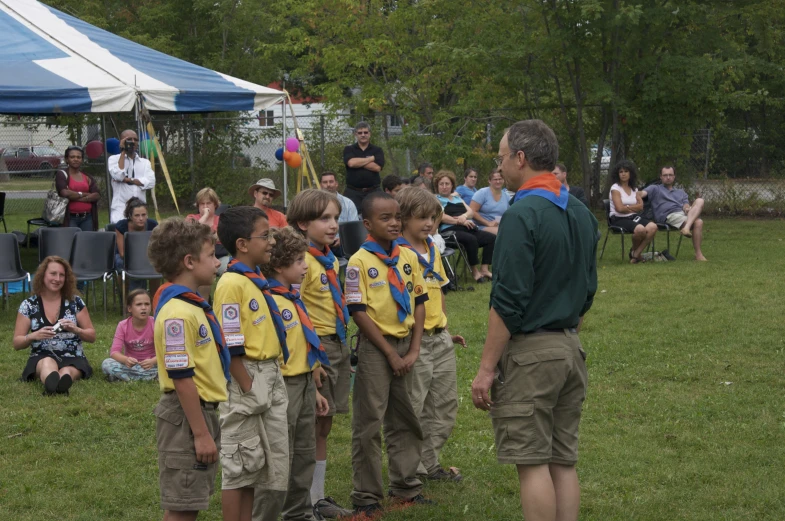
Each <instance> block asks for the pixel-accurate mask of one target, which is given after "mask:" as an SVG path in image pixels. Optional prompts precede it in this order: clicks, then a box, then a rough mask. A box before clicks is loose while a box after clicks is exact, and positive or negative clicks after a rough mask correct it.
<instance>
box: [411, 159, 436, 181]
mask: <svg viewBox="0 0 785 521" xmlns="http://www.w3.org/2000/svg"><path fill="white" fill-rule="evenodd" d="M418 177H421V178H423V181H428V183H430V182H432V181H433V165H431V164H430V163H420V166H418V167H417V174H416V175H413V176H412V177H411V178H409V182H410V183H414V181H415V180H416V179H417V178H418Z"/></svg>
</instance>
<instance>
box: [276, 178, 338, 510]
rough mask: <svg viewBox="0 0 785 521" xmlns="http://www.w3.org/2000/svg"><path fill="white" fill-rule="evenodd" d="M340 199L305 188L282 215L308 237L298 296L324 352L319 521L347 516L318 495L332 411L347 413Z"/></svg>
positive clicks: (314, 497)
mask: <svg viewBox="0 0 785 521" xmlns="http://www.w3.org/2000/svg"><path fill="white" fill-rule="evenodd" d="M340 215H341V203H340V202H339V201H338V198H337V197H336V196H335V194H332V193H330V192H328V191H326V190H316V189H308V190H303V191H302V192H300V193H299V194H297V195H296V196H295V197H294V199H292V202H291V203H290V204H289V209H288V211H287V212H286V218H287V219H288V221H289V222H290V223H291V226H292V227H293V228H294V230H295V231H298V232H300V233H301V234H302V235H303V236H304V237H305V239H306V241H308V251H307V252H306V253H305V262H306V264H307V265H308V272H307V273H306V275H305V278H304V279H303V283H302V284H301V285H300V296H301V298H302V300H303V302H304V303H305V306H306V308H307V309H308V315H309V316H310V317H311V320H312V321H313V326H314V329H315V330H316V334H317V335H319V340H320V341H321V342H322V347H324V350H325V351H326V352H327V357H328V358H329V359H330V365H326V366H323V369H324V371H325V373H326V374H327V378H326V379H325V381H324V382H320V381H318V380H317V381H316V382H315V383H316V386H317V388H318V389H319V391H320V393H321V394H322V396H324V398H325V399H326V400H327V403H328V404H329V405H330V410H329V411H328V412H327V415H326V416H324V417H320V418H317V419H316V468H315V470H314V475H313V483H312V484H311V502H312V503H313V507H314V510H316V511H317V512H318V513H319V515H321V516H322V517H324V518H325V519H334V518H336V517H342V516H343V517H346V516H351V515H352V512H351V510H347V509H345V508H343V507H341V506H340V505H339V504H338V503H336V501H335V500H334V499H333V498H331V497H329V496H326V495H325V493H324V480H325V472H326V469H327V437H328V436H329V435H330V430H331V429H332V425H333V416H334V415H335V414H347V413H348V412H349V388H350V386H351V365H350V363H349V357H350V354H351V353H350V352H349V347H348V346H347V343H346V326H347V325H348V323H349V311H348V309H347V308H346V298H345V297H344V294H343V291H342V290H341V285H340V282H339V280H338V261H337V259H336V258H335V255H333V252H332V251H330V245H332V244H333V243H334V242H335V237H336V236H337V234H338V217H339V216H340Z"/></svg>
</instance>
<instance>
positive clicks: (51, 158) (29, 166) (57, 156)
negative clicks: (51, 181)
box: [0, 146, 65, 176]
mask: <svg viewBox="0 0 785 521" xmlns="http://www.w3.org/2000/svg"><path fill="white" fill-rule="evenodd" d="M0 156H2V157H3V160H4V161H5V166H6V168H7V169H8V171H9V172H36V173H41V174H44V175H45V176H49V175H52V174H53V173H54V171H55V170H57V169H58V168H62V167H64V166H65V161H64V159H63V154H62V153H61V152H58V151H57V150H56V149H55V148H53V147H49V146H32V147H6V148H0Z"/></svg>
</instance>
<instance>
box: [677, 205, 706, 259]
mask: <svg viewBox="0 0 785 521" xmlns="http://www.w3.org/2000/svg"><path fill="white" fill-rule="evenodd" d="M701 212H703V199H701V198H700V197H698V198H697V199H695V202H694V203H692V206H691V207H690V211H689V212H687V220H686V221H685V222H684V226H682V228H681V233H682V235H684V236H686V237H690V236H692V246H693V247H694V248H695V260H699V261H705V260H707V259H706V257H704V256H703V252H702V251H701V242H703V219H701V218H700V215H701Z"/></svg>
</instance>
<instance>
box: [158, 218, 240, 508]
mask: <svg viewBox="0 0 785 521" xmlns="http://www.w3.org/2000/svg"><path fill="white" fill-rule="evenodd" d="M148 256H149V257H150V262H151V263H152V265H153V267H155V269H156V271H158V273H160V274H161V275H162V276H163V277H164V278H165V279H166V280H167V283H166V284H163V285H162V286H161V287H160V288H159V289H158V291H157V292H156V294H155V300H154V302H153V307H154V308H155V356H156V359H157V361H158V381H159V384H160V387H161V391H163V394H162V395H161V399H160V400H159V402H158V405H157V406H156V408H155V415H156V439H157V442H158V471H159V481H160V487H161V508H162V509H163V510H164V511H165V514H164V519H168V520H170V521H171V520H175V519H177V520H194V519H196V517H197V515H198V514H199V510H206V509H207V507H208V504H209V502H210V495H212V493H213V485H214V482H215V473H216V463H217V462H218V447H219V446H220V436H221V428H220V426H219V424H218V417H217V416H216V414H215V409H216V407H217V406H218V403H219V402H223V401H226V382H227V380H228V379H229V352H228V350H227V348H226V345H225V341H224V338H223V334H222V332H221V328H220V326H219V325H218V321H217V319H216V318H215V315H214V314H213V311H212V308H211V307H210V305H209V304H208V303H207V302H206V301H205V300H203V299H202V298H201V297H200V296H199V294H198V293H197V291H196V288H198V287H199V286H206V285H210V284H212V282H213V280H214V279H215V273H216V271H217V270H218V267H219V266H220V262H219V261H218V259H216V258H215V239H214V237H213V234H212V230H210V227H209V226H205V225H203V224H199V223H197V222H186V221H183V220H182V219H179V218H171V219H166V220H164V221H162V222H161V224H159V225H158V227H157V228H156V229H155V230H154V231H153V233H152V235H151V237H150V245H149V247H148Z"/></svg>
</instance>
